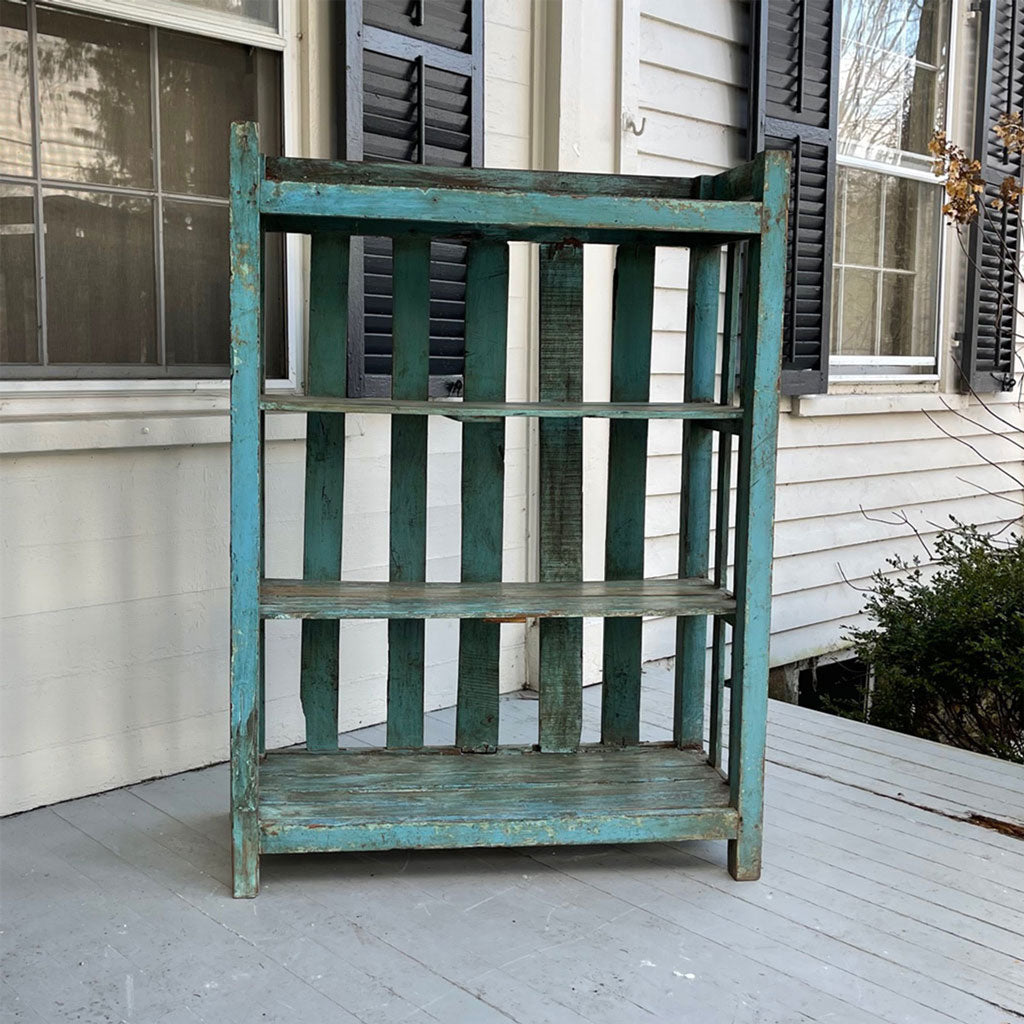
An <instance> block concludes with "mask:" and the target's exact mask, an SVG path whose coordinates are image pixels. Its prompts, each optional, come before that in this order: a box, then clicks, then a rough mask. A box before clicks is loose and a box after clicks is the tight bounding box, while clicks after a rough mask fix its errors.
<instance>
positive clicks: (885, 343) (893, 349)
mask: <svg viewBox="0 0 1024 1024" xmlns="http://www.w3.org/2000/svg"><path fill="white" fill-rule="evenodd" d="M930 284H931V282H930V281H929V280H928V279H926V278H919V277H916V276H915V275H914V274H892V273H887V274H883V276H882V331H881V339H880V346H881V353H882V355H886V356H930V355H932V354H933V353H934V352H935V317H936V302H935V291H934V289H933V288H932V287H930Z"/></svg>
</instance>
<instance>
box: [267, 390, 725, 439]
mask: <svg viewBox="0 0 1024 1024" xmlns="http://www.w3.org/2000/svg"><path fill="white" fill-rule="evenodd" d="M260 405H261V407H262V408H264V409H269V410H273V411H279V412H314V411H316V412H336V413H343V412H349V413H362V414H364V415H367V416H395V415H403V416H447V417H449V418H450V419H453V420H469V421H472V420H484V421H487V420H497V419H502V418H505V417H509V416H529V417H541V418H546V419H552V418H555V419H577V418H579V417H584V418H586V417H596V418H599V419H630V420H683V419H693V420H699V421H701V422H705V421H706V422H707V423H709V424H713V425H714V427H715V429H720V430H728V429H733V428H734V426H735V424H736V423H737V422H738V421H739V420H740V418H741V417H742V415H743V413H742V410H740V409H738V408H736V407H735V406H733V407H729V408H723V407H722V406H720V405H718V404H717V403H715V402H483V401H461V402H460V401H451V400H448V399H433V400H428V401H400V400H397V399H390V400H389V399H385V398H342V399H337V398H331V397H329V396H326V395H273V396H264V398H263V399H262V401H261V402H260Z"/></svg>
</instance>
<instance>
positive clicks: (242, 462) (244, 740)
mask: <svg viewBox="0 0 1024 1024" xmlns="http://www.w3.org/2000/svg"><path fill="white" fill-rule="evenodd" d="M230 160H231V207H230V212H231V250H230V251H231V367H232V371H231V714H230V718H231V851H232V875H233V879H234V894H235V896H236V897H241V896H244V897H252V896H255V895H256V893H257V891H258V890H259V859H260V853H259V824H258V820H257V799H258V793H259V755H258V748H259V703H258V702H259V688H260V687H259V677H260V646H261V645H260V616H259V586H260V565H261V562H262V543H261V541H262V528H261V523H262V520H263V507H262V492H261V483H260V477H261V473H260V448H261V447H262V444H261V442H262V438H261V437H260V412H259V398H260V386H261V378H262V364H263V359H262V352H261V348H262V346H261V339H260V300H261V295H260V279H261V271H260V264H261V260H260V222H259V208H258V205H257V198H256V197H257V194H258V188H259V178H260V158H259V132H258V129H257V127H256V125H255V124H252V123H238V124H233V125H232V126H231V154H230Z"/></svg>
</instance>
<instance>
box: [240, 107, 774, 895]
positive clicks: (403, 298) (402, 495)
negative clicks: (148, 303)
mask: <svg viewBox="0 0 1024 1024" xmlns="http://www.w3.org/2000/svg"><path fill="white" fill-rule="evenodd" d="M788 195H789V185H788V156H787V155H786V154H782V153H770V154H764V155H761V156H759V157H758V158H757V159H755V160H754V161H752V162H751V163H749V164H745V165H743V166H742V167H738V168H736V169H735V170H732V171H729V172H726V173H724V174H720V175H717V176H714V177H700V178H694V179H673V178H644V177H626V176H611V175H568V174H551V173H545V172H526V171H523V172H519V171H462V170H448V169H433V168H426V167H403V166H397V165H396V166H392V165H373V166H366V165H361V164H347V163H340V162H330V161H315V160H295V159H286V158H272V157H264V156H262V155H261V154H260V152H259V145H258V129H257V127H256V126H255V125H254V124H251V123H245V124H236V125H234V126H233V127H232V137H231V268H232V278H231V337H232V386H231V649H232V656H231V815H232V849H233V861H234V865H233V868H234V892H235V895H236V896H254V895H255V894H256V892H257V891H258V885H259V861H260V856H261V854H263V853H308V852H318V851H329V850H381V849H393V848H404V849H423V848H436V847H461V846H516V845H533V844H553V843H606V842H650V841H668V840H681V839H687V838H701V839H723V840H726V841H727V842H728V845H729V869H730V871H731V872H732V874H733V875H734V877H736V878H756V877H757V876H758V874H759V872H760V851H761V809H762V790H763V770H764V768H763V762H764V732H765V716H766V710H767V677H768V624H769V611H770V596H771V594H770V591H771V586H770V570H771V554H772V548H771V542H772V518H773V502H774V494H775V446H776V430H777V424H778V379H779V362H780V351H781V335H782V306H783V298H782V296H783V290H782V281H783V270H784V264H785V221H786V203H787V197H788ZM265 231H289V232H300V233H301V232H305V233H308V234H310V235H311V248H310V252H311V256H310V281H309V294H310V303H309V324H308V366H307V374H306V393H305V394H298V395H281V394H272V395H268V394H266V393H265V391H264V381H263V379H262V369H261V368H262V366H263V363H264V359H263V339H262V336H261V324H262V310H261V299H260V296H261V287H260V285H261V279H262V268H261V258H262V256H261V253H262V235H263V233H264V232H265ZM360 235H373V236H380V235H386V236H388V235H389V236H391V237H392V240H393V241H392V254H393V260H392V279H393V309H392V314H393V315H392V338H393V351H392V375H391V397H390V398H388V399H380V398H352V397H349V394H348V392H349V386H348V385H349V382H348V378H347V364H348V346H347V330H348V323H349V316H348V312H349V311H348V305H347V297H348V279H349V270H350V245H349V242H350V238H352V237H353V236H360ZM452 236H456V237H458V238H459V239H460V240H461V241H463V242H464V243H465V244H466V251H467V271H466V283H465V369H464V374H463V396H462V398H461V399H460V400H436V399H435V400H431V399H430V398H429V392H430V378H429V358H428V354H429V345H430V316H429V314H430V239H431V238H438V237H452ZM510 240H517V241H528V242H533V243H537V244H538V245H539V260H538V265H539V279H538V295H539V331H538V341H537V360H538V362H537V367H536V370H537V374H536V376H537V380H538V393H537V400H536V401H532V402H522V401H508V400H507V396H506V381H505V366H506V357H507V352H506V337H507V333H508V282H509V247H508V242H509V241H510ZM590 243H598V244H602V245H614V246H616V247H617V251H616V260H615V265H616V271H615V285H614V296H613V310H614V311H613V323H612V354H611V379H610V399H609V401H607V402H584V401H583V400H582V398H583V395H582V391H583V388H582V380H583V249H584V245H586V244H590ZM657 246H677V247H685V248H687V249H688V250H689V281H688V285H687V288H688V310H687V318H686V323H685V324H679V325H678V327H676V328H675V329H676V330H680V331H682V330H683V329H684V328H685V331H686V337H687V343H686V347H685V359H684V357H682V356H681V361H682V362H683V365H681V366H680V371H681V372H682V374H683V377H684V382H685V383H684V394H683V401H682V402H651V401H650V400H649V399H650V370H651V337H652V318H653V307H654V294H655V282H654V268H655V249H656V247H657ZM723 252H724V260H723ZM723 264H724V282H723V280H722V274H723ZM723 284H724V293H725V297H724V324H725V328H724V338H725V342H724V344H722V345H720V344H719V323H720V304H721V301H722V299H721V294H722V291H723V288H722V286H723ZM741 295H742V303H743V307H744V308H743V309H742V311H741ZM737 365H739V366H740V367H741V370H742V373H741V381H740V386H739V396H738V397H739V401H738V402H737V401H736V396H735V395H734V393H733V392H734V390H735V387H734V382H735V379H736V367H737ZM716 381H718V384H717V385H716ZM276 412H284V413H292V414H301V415H304V416H305V417H306V481H305V511H304V534H303V568H302V577H301V578H300V579H265V578H263V565H264V545H263V533H264V525H263V519H264V508H263V493H264V485H265V481H264V458H263V451H262V444H263V436H264V435H263V418H264V416H265V415H268V414H273V413H276ZM347 415H370V416H386V417H389V420H388V423H387V429H389V431H390V437H391V458H390V485H389V486H390V502H389V505H390V518H389V521H388V523H387V528H388V538H389V563H390V574H389V579H388V580H386V581H376V582H370V581H351V580H342V579H341V578H340V577H341V550H342V538H343V533H344V521H343V509H344V504H345V502H344V492H345V488H346V487H353V486H356V487H358V486H365V484H364V482H362V481H360V480H358V479H356V478H354V476H353V473H354V469H353V467H351V466H349V465H347V460H346V450H345V445H346V435H345V417H346V416H347ZM431 416H444V417H448V418H452V419H457V420H460V421H461V422H462V431H461V444H462V472H461V485H460V486H461V506H462V508H461V524H462V525H461V562H462V565H461V579H460V581H459V582H449V583H439V582H426V581H425V578H426V504H427V496H426V460H427V431H428V421H429V417H431ZM515 417H530V418H535V419H537V420H538V428H537V438H536V456H537V466H538V488H537V493H538V495H539V498H538V509H537V522H538V536H537V541H538V547H539V566H538V572H537V578H536V580H535V581H532V582H512V581H507V580H503V579H502V554H503V549H504V543H505V538H504V532H503V526H504V524H503V506H504V501H503V495H504V472H505V469H504V452H505V437H504V428H505V420H506V419H509V418H515ZM586 418H600V419H607V420H609V421H610V423H609V428H608V436H609V441H608V479H609V489H608V502H607V519H606V537H607V539H606V549H605V572H604V577H605V578H604V579H603V580H597V581H586V582H585V581H584V580H583V572H582V564H583V527H582V523H583V432H582V422H583V420H584V419H586ZM651 420H676V421H680V422H681V424H682V427H681V429H682V434H683V458H682V477H681V480H680V493H681V501H680V521H679V534H680V557H679V572H678V575H677V578H674V579H656V580H652V579H644V578H643V574H644V539H645V538H644V516H645V503H646V466H647V429H648V423H649V422H650V421H651ZM716 434H717V436H718V444H717V456H716V457H717V466H716V464H715V451H716V448H715V446H714V445H713V438H714V436H715V435H716ZM734 444H735V445H737V446H738V456H739V457H738V461H737V462H736V465H737V467H738V469H737V470H736V472H737V474H738V475H737V478H736V480H735V484H736V487H735V500H734V501H733V498H732V495H733V486H732V485H733V480H732V473H733V459H732V455H733V446H734ZM713 476H714V477H715V479H716V490H717V495H718V496H719V497H718V500H717V501H716V502H715V503H714V505H713V504H712V479H713ZM713 531H714V535H715V538H716V539H715V543H714V550H713V551H712V550H711V544H710V538H711V536H712V532H713ZM730 535H734V536H735V558H734V562H735V564H734V566H733V567H732V568H731V569H730V567H729V565H728V559H729V546H728V540H729V537H730ZM645 616H662V617H671V618H675V620H676V622H677V658H676V694H675V719H674V728H673V741H672V742H671V743H670V744H650V743H641V742H640V684H641V659H642V650H643V646H642V641H643V620H644V617H645ZM585 617H601V618H603V619H604V640H603V644H604V648H603V654H602V669H603V682H604V687H603V693H602V709H601V743H600V744H597V745H589V746H588V745H583V744H581V742H580V736H581V726H582V708H583V682H584V677H583V628H582V626H583V619H584V618H585ZM275 618H295V619H300V620H301V622H302V625H301V629H302V639H301V672H300V678H299V690H300V695H301V700H302V708H303V713H304V717H305V723H306V744H305V745H306V750H305V751H300V752H287V753H270V754H267V753H266V752H265V751H264V740H263V737H264V733H265V721H264V718H265V708H264V701H263V692H264V679H263V673H264V657H263V655H264V647H265V632H264V624H265V622H266V620H268V619H275ZM367 618H377V619H386V620H387V623H388V675H387V694H386V696H387V739H386V744H385V746H384V747H383V748H381V749H367V750H339V749H338V720H339V700H340V696H339V677H340V675H341V668H342V660H341V659H342V657H343V656H344V653H345V652H344V651H343V650H342V649H341V648H340V647H339V632H338V620H339V619H367ZM435 618H455V619H458V620H460V626H459V640H458V658H457V664H458V669H457V674H456V678H455V679H454V680H453V682H454V683H455V690H456V729H455V745H454V746H452V747H444V748H433V747H426V746H424V743H423V712H424V689H423V687H424V623H425V620H427V619H435ZM523 621H530V622H535V623H536V629H537V632H538V635H539V643H538V648H539V656H538V659H539V664H538V676H539V705H538V712H539V715H538V717H539V725H538V735H537V743H536V744H535V745H534V746H533V747H530V748H528V749H521V748H501V747H499V745H498V724H499V712H500V703H499V688H498V684H499V668H500V665H499V662H500V652H501V623H503V622H523ZM709 622H710V624H711V662H710V671H708V670H707V667H706V655H707V650H706V648H707V637H708V627H709ZM730 654H731V657H729V655H730ZM727 678H728V679H730V680H731V686H730V687H729V688H728V690H727V688H726V685H725V683H726V679H727ZM708 691H710V708H711V711H710V721H709V722H707V723H705V720H704V707H705V698H706V696H707V695H708ZM727 694H728V699H729V701H730V736H729V742H728V757H727V758H725V757H723V750H724V747H725V744H724V742H723V736H722V728H723V726H722V723H723V721H724V718H725V716H724V702H725V700H726V696H727ZM705 725H707V727H708V731H709V733H710V742H709V743H708V745H707V748H706V749H705V747H704V745H703V741H704V736H705Z"/></svg>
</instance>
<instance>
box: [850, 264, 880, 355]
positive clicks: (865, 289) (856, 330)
mask: <svg viewBox="0 0 1024 1024" xmlns="http://www.w3.org/2000/svg"><path fill="white" fill-rule="evenodd" d="M842 310H843V327H842V330H843V348H842V353H841V354H842V355H844V356H870V355H873V354H874V351H875V325H876V322H877V319H878V274H877V273H876V272H875V271H873V270H850V269H849V268H847V269H845V270H844V271H843V298H842Z"/></svg>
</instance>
